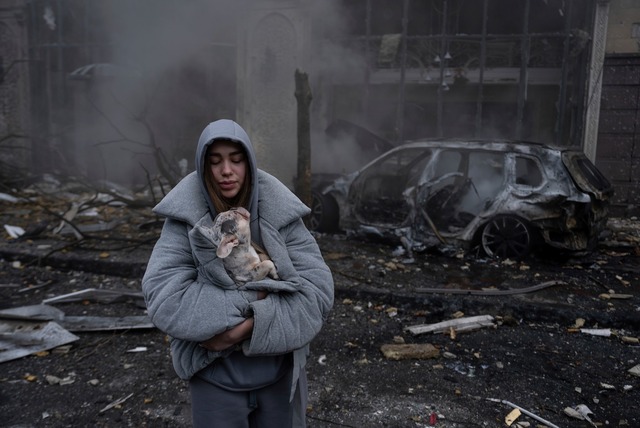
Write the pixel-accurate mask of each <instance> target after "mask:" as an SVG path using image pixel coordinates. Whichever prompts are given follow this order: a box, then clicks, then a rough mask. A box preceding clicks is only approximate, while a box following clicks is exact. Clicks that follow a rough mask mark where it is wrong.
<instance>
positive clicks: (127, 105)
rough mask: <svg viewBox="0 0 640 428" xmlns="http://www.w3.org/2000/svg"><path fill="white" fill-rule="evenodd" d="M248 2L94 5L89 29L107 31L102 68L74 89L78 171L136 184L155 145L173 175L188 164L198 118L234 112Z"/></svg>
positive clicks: (117, 0) (164, 0)
mask: <svg viewBox="0 0 640 428" xmlns="http://www.w3.org/2000/svg"><path fill="white" fill-rule="evenodd" d="M247 3H248V2H247V1H234V2H231V1H207V0H190V1H180V2H178V1H174V0H135V1H130V0H110V1H108V2H96V3H95V7H96V8H97V9H96V10H94V11H93V16H95V19H96V23H95V24H96V28H95V31H96V32H100V34H102V35H107V36H106V37H107V40H106V41H107V43H108V46H109V47H110V51H109V52H107V53H106V54H105V55H104V58H108V59H107V61H108V62H109V63H110V64H111V65H110V67H108V68H107V67H105V66H103V65H102V66H100V69H101V70H102V73H96V72H95V71H94V72H93V73H91V82H90V84H88V85H76V86H75V92H76V98H77V102H76V111H75V113H74V114H75V116H76V123H78V124H79V126H78V127H77V129H76V131H75V137H76V142H77V143H76V144H77V145H78V146H79V147H76V151H75V156H76V163H77V164H78V165H80V166H81V168H84V169H85V170H86V173H87V175H89V176H90V177H91V178H93V179H106V180H113V181H118V182H124V183H128V184H134V183H144V182H145V180H146V170H150V171H154V170H155V169H156V168H155V164H156V162H157V159H156V157H155V154H156V153H157V151H158V150H161V151H162V153H163V156H164V158H165V159H167V160H168V165H167V167H168V168H169V170H172V171H173V174H175V176H176V177H177V178H179V176H180V175H181V172H180V169H181V160H182V159H187V160H188V162H189V164H191V165H192V164H193V162H192V159H193V153H194V148H195V146H196V144H197V139H198V136H199V134H200V132H201V130H202V129H203V128H204V126H205V125H206V123H208V122H210V121H212V120H215V119H218V118H222V117H230V118H233V115H234V114H235V100H236V85H235V79H236V76H235V73H236V61H235V58H236V39H237V33H238V27H239V24H240V21H239V19H240V17H241V15H240V12H241V10H243V9H245V8H246V4H247ZM103 37H104V36H103ZM97 69H98V67H96V68H95V70H97ZM105 70H107V71H106V72H105ZM116 71H117V72H116ZM182 163H183V161H182Z"/></svg>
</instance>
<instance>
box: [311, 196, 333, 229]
mask: <svg viewBox="0 0 640 428" xmlns="http://www.w3.org/2000/svg"><path fill="white" fill-rule="evenodd" d="M338 215H339V211H338V204H337V203H336V201H335V199H333V198H332V197H331V196H329V195H323V194H321V193H318V192H313V193H312V195H311V214H309V229H311V230H313V231H316V232H337V231H338Z"/></svg>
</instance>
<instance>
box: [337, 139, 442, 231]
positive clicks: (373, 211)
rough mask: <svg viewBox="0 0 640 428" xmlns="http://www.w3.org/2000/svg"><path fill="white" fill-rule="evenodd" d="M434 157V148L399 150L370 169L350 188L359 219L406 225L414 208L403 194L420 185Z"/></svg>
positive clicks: (364, 221)
mask: <svg viewBox="0 0 640 428" xmlns="http://www.w3.org/2000/svg"><path fill="white" fill-rule="evenodd" d="M430 159H431V151H430V150H424V149H415V150H411V151H404V152H396V153H393V154H391V155H390V156H387V157H386V158H384V159H382V160H381V162H379V163H378V164H377V165H374V166H373V167H372V168H369V169H367V170H366V171H365V172H364V173H363V174H362V175H360V176H359V177H358V178H357V179H356V180H355V181H354V183H353V186H352V187H351V189H350V191H349V199H350V200H352V201H354V202H355V204H354V206H355V215H356V216H357V217H358V219H359V220H360V221H362V222H363V223H368V224H394V225H403V224H406V223H407V222H408V221H409V218H408V215H409V211H410V207H409V205H408V203H407V200H406V198H405V197H404V196H403V193H404V192H405V190H406V189H407V188H408V187H411V186H413V185H415V184H417V182H418V180H419V177H420V175H421V174H422V171H423V170H424V168H425V165H426V164H427V163H428V162H429V160H430Z"/></svg>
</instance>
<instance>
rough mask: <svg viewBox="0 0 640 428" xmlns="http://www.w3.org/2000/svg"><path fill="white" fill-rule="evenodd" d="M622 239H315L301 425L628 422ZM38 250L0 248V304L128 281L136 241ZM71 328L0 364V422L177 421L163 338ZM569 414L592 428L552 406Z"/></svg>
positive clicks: (181, 387) (634, 299)
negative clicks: (413, 243)
mask: <svg viewBox="0 0 640 428" xmlns="http://www.w3.org/2000/svg"><path fill="white" fill-rule="evenodd" d="M627 233H629V232H628V231H627ZM637 233H638V230H637V228H636V227H635V225H634V226H633V227H632V228H631V234H632V235H631V238H633V239H631V240H628V239H627V240H626V241H625V242H624V243H620V242H619V241H616V240H615V239H614V240H613V244H614V245H602V246H601V247H600V248H599V249H598V251H597V252H596V253H594V254H592V255H590V256H587V257H584V258H579V259H534V260H530V261H528V262H524V263H521V262H517V263H516V262H510V261H501V262H500V261H492V260H488V259H473V258H467V257H465V256H463V255H460V256H457V257H456V256H451V255H442V254H437V253H424V254H419V255H416V257H415V259H414V260H413V262H412V263H407V261H406V260H403V256H402V255H401V254H397V252H396V249H395V248H392V247H388V246H386V245H383V244H380V243H371V242H363V241H355V240H350V239H346V238H345V237H344V236H340V235H338V236H334V235H321V236H318V242H319V245H320V247H321V249H322V251H323V254H324V256H325V258H326V260H327V262H328V264H329V265H330V267H331V268H332V271H333V273H334V278H335V283H336V301H335V306H334V309H333V311H332V313H331V316H330V318H329V320H328V321H327V323H326V325H325V327H324V329H323V330H322V332H321V333H320V334H319V335H318V336H317V338H316V339H315V340H314V342H313V343H312V344H311V355H310V356H309V362H308V376H309V385H310V386H309V389H310V400H309V406H308V413H307V422H308V426H309V427H345V426H346V427H425V426H432V425H433V424H435V426H439V427H501V426H507V425H506V424H505V417H506V416H507V415H508V414H509V413H510V412H511V411H512V410H513V409H514V406H519V407H521V408H522V409H523V410H522V415H521V416H520V417H519V418H518V419H517V421H516V423H521V424H522V425H520V426H523V427H524V426H530V427H535V426H545V423H544V422H543V421H547V422H546V426H557V427H590V426H594V425H595V426H602V427H609V426H611V427H619V426H628V427H639V426H640V408H639V407H640V405H639V404H638V403H640V392H639V391H640V377H638V374H634V373H633V369H634V367H635V368H636V370H637V366H638V365H639V364H640V345H639V344H638V340H637V338H638V337H640V302H639V300H638V298H639V296H640V279H639V278H640V252H639V249H638V241H635V238H634V236H638V235H637ZM633 234H636V235H633ZM610 238H612V239H613V237H610ZM627 238H629V235H627ZM623 241H624V239H623ZM618 244H619V245H618ZM45 248H50V247H43V246H42V242H39V241H26V242H21V243H10V242H5V243H3V244H2V245H1V250H2V254H1V255H2V257H3V260H2V264H1V269H0V305H1V308H2V309H5V308H10V307H19V306H24V305H34V304H39V303H41V302H42V301H43V300H45V299H48V298H52V297H55V296H60V295H63V294H66V293H71V292H74V291H80V290H84V289H88V288H97V289H108V290H121V291H122V290H130V291H132V292H134V294H135V293H136V292H139V291H140V277H141V272H142V270H143V266H144V261H145V259H146V255H147V254H148V250H149V248H148V247H138V248H136V250H135V251H124V250H122V251H117V252H116V251H112V252H111V253H110V254H105V252H87V251H76V250H73V249H71V250H69V251H60V252H58V253H56V254H50V251H49V250H47V249H45ZM43 253H46V254H48V257H45V258H43V256H42V254H43ZM536 288H538V289H536ZM55 307H57V308H58V309H60V310H62V311H64V313H65V315H66V316H111V317H115V316H135V315H144V314H145V310H144V306H143V305H142V304H141V302H140V300H139V299H137V298H135V297H129V298H126V299H124V300H120V301H115V302H111V303H106V302H100V301H95V300H92V299H85V300H81V301H77V302H72V303H57V304H55ZM479 315H490V316H492V317H493V319H492V321H491V322H490V324H491V325H488V326H483V327H480V328H478V329H475V330H471V331H467V332H456V331H455V330H453V331H452V330H451V329H449V330H447V331H445V332H438V333H424V334H416V335H414V334H412V333H410V332H409V331H408V330H407V327H410V326H416V325H422V324H433V323H438V322H441V321H446V320H452V319H464V318H465V317H471V316H479ZM76 335H77V336H78V340H77V341H75V342H72V343H71V344H69V345H68V346H64V347H61V348H57V349H52V350H49V351H47V352H42V353H38V354H36V355H29V356H25V357H22V358H18V359H14V360H11V361H7V362H4V363H0V415H1V417H0V425H1V426H4V427H67V426H68V427H84V426H92V427H94V426H95V427H100V426H104V427H115V426H127V427H142V426H150V427H156V426H166V427H186V426H189V425H190V410H189V400H190V399H189V393H188V389H187V387H186V384H185V383H184V382H183V381H181V380H179V379H178V378H177V377H176V376H175V374H174V372H173V369H172V366H171V361H170V356H169V347H168V343H167V340H166V337H165V335H163V334H162V333H160V332H159V331H157V330H155V329H139V330H113V331H105V332H78V333H76ZM3 339H7V335H6V334H5V337H3ZM402 344H405V345H407V344H415V345H419V344H422V345H427V344H430V345H433V347H434V348H435V351H434V353H436V355H432V356H431V357H430V358H412V359H400V360H394V359H391V358H389V357H388V356H385V354H383V353H382V351H381V347H382V346H383V345H402ZM585 408H586V409H588V410H589V411H590V412H591V413H588V414H587V416H588V417H589V418H590V419H591V421H592V423H593V424H592V423H591V422H589V421H586V420H580V419H578V418H577V417H575V416H569V415H567V411H568V410H567V409H578V410H579V409H585ZM527 424H528V425H527ZM512 426H516V425H512Z"/></svg>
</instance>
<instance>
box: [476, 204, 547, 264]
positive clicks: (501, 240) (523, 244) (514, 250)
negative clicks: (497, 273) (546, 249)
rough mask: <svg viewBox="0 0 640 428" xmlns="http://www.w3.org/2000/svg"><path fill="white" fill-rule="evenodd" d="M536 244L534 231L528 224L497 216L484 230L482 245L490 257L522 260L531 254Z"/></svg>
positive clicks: (506, 216)
mask: <svg viewBox="0 0 640 428" xmlns="http://www.w3.org/2000/svg"><path fill="white" fill-rule="evenodd" d="M533 243H534V235H533V231H532V229H531V228H530V227H529V226H528V225H527V222H526V221H525V220H523V219H521V218H519V217H516V216H510V215H501V216H496V217H494V218H492V219H491V220H489V221H488V222H487V223H486V224H485V225H484V227H483V229H482V234H481V235H480V244H481V245H482V249H483V251H484V252H485V254H486V255H487V256H489V257H495V258H501V259H507V258H509V259H515V260H522V259H524V258H526V257H527V256H528V255H529V253H530V252H531V248H532V246H533Z"/></svg>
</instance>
